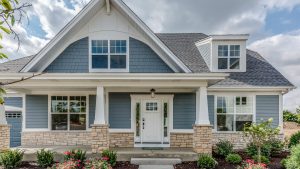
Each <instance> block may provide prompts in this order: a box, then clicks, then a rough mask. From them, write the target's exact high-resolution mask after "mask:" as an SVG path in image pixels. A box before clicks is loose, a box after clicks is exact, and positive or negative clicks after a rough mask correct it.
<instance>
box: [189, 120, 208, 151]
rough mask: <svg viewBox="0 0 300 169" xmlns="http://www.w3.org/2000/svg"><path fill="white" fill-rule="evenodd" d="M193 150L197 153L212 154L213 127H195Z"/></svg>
mask: <svg viewBox="0 0 300 169" xmlns="http://www.w3.org/2000/svg"><path fill="white" fill-rule="evenodd" d="M193 129H194V134H193V149H194V151H195V152H196V153H206V154H212V126H211V125H194V127H193Z"/></svg>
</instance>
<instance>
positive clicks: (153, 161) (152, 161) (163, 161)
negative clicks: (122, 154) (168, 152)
mask: <svg viewBox="0 0 300 169" xmlns="http://www.w3.org/2000/svg"><path fill="white" fill-rule="evenodd" d="M130 163H131V164H135V165H175V164H180V163H181V159H179V158H132V159H131V160H130Z"/></svg>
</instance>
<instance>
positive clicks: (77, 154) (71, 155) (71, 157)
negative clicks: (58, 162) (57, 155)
mask: <svg viewBox="0 0 300 169" xmlns="http://www.w3.org/2000/svg"><path fill="white" fill-rule="evenodd" d="M64 160H65V162H68V161H76V162H78V167H77V168H83V167H84V163H85V160H86V151H82V150H80V149H77V150H71V151H66V152H64Z"/></svg>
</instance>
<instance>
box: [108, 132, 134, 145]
mask: <svg viewBox="0 0 300 169" xmlns="http://www.w3.org/2000/svg"><path fill="white" fill-rule="evenodd" d="M109 147H134V133H132V132H128V133H109Z"/></svg>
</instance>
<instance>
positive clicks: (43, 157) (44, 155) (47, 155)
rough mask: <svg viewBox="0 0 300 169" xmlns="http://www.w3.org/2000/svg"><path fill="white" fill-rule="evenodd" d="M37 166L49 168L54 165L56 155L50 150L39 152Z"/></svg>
mask: <svg viewBox="0 0 300 169" xmlns="http://www.w3.org/2000/svg"><path fill="white" fill-rule="evenodd" d="M36 157H37V164H38V165H39V166H40V167H43V168H47V167H51V166H52V165H53V164H54V153H53V152H51V151H50V150H45V149H42V150H40V151H38V152H37V156H36Z"/></svg>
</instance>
